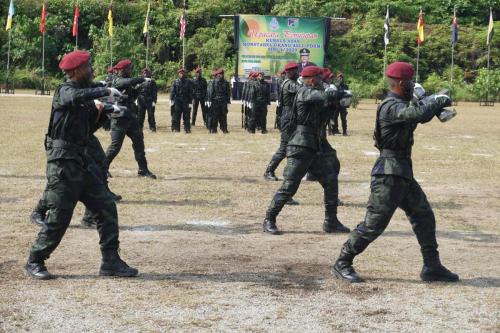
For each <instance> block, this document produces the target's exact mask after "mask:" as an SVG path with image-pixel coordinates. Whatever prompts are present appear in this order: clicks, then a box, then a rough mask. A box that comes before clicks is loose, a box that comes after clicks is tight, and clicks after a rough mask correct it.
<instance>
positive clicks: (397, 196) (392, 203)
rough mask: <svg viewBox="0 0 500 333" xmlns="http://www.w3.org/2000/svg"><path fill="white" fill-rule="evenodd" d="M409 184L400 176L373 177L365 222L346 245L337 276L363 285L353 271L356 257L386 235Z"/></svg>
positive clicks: (351, 235)
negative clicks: (383, 234) (386, 230)
mask: <svg viewBox="0 0 500 333" xmlns="http://www.w3.org/2000/svg"><path fill="white" fill-rule="evenodd" d="M409 182H410V181H409V180H407V179H405V178H402V177H398V176H389V175H385V176H374V177H372V181H371V184H370V188H371V193H370V198H369V200H368V206H367V212H366V215H365V220H364V221H363V222H362V223H360V224H359V225H358V226H357V227H356V228H355V229H354V230H353V231H351V233H350V234H349V238H348V240H347V242H346V243H344V245H343V247H342V250H341V252H340V256H339V258H338V259H337V261H336V262H335V265H334V266H333V268H332V273H333V274H334V275H335V276H337V277H339V278H341V279H344V280H347V281H349V282H361V281H362V279H361V278H360V277H359V276H358V275H357V273H356V272H355V270H354V268H353V267H352V262H353V260H354V257H355V256H356V255H358V254H360V253H362V252H363V251H364V250H365V249H366V248H367V247H368V245H369V244H370V243H371V242H373V241H374V240H375V239H377V237H378V236H380V235H381V234H382V233H383V232H384V230H385V228H386V227H387V225H388V224H389V221H390V220H391V218H392V215H393V214H394V212H395V211H396V208H397V207H398V206H399V204H400V202H401V201H402V200H403V198H404V197H405V195H406V193H407V191H408V187H409Z"/></svg>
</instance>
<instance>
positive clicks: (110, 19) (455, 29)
mask: <svg viewBox="0 0 500 333" xmlns="http://www.w3.org/2000/svg"><path fill="white" fill-rule="evenodd" d="M150 12H151V3H150V2H148V10H147V12H146V19H145V21H144V28H143V31H142V33H143V35H144V39H145V40H147V38H149V17H150ZM14 13H15V10H14V0H10V4H9V12H8V16H7V24H6V25H5V30H6V31H9V30H10V29H12V18H13V16H14ZM46 16H47V8H46V5H45V1H44V2H43V7H42V16H41V23H40V32H41V33H45V19H46ZM79 18H80V8H79V6H78V0H76V1H75V15H74V18H73V29H72V35H73V37H77V36H78V20H79ZM179 24H180V33H179V38H180V39H184V36H185V33H186V11H185V9H184V11H183V12H182V16H181V18H180V21H179ZM384 31H385V33H384V44H385V45H386V46H387V45H388V44H389V40H390V16H389V8H387V13H386V16H385V20H384ZM417 32H418V37H417V45H418V46H420V45H421V44H422V43H423V42H424V40H425V35H424V14H423V12H422V10H420V13H419V16H418V22H417ZM493 33H494V25H493V12H492V10H491V9H490V20H489V24H488V33H487V37H486V45H489V44H490V43H491V41H492V39H493ZM108 35H109V36H110V37H113V9H112V5H110V6H109V12H108ZM457 41H458V19H457V15H456V11H455V10H454V11H453V19H452V24H451V43H452V45H453V46H455V45H456V44H457Z"/></svg>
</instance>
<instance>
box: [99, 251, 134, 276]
mask: <svg viewBox="0 0 500 333" xmlns="http://www.w3.org/2000/svg"><path fill="white" fill-rule="evenodd" d="M138 274H139V271H138V270H137V269H135V268H133V267H130V266H129V265H127V263H126V262H125V261H123V260H122V259H121V258H120V257H119V256H116V258H113V259H109V260H104V259H103V261H102V263H101V268H100V269H99V275H100V276H119V277H134V276H137V275H138Z"/></svg>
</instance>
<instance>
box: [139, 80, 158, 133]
mask: <svg viewBox="0 0 500 333" xmlns="http://www.w3.org/2000/svg"><path fill="white" fill-rule="evenodd" d="M157 99H158V86H157V85H156V82H155V81H154V80H151V81H146V82H143V83H141V85H140V86H139V96H138V97H137V106H138V109H139V110H138V113H137V117H138V121H139V126H140V127H141V128H143V127H144V119H145V118H146V113H147V114H148V125H149V129H150V130H151V131H153V132H156V120H155V106H156V101H157Z"/></svg>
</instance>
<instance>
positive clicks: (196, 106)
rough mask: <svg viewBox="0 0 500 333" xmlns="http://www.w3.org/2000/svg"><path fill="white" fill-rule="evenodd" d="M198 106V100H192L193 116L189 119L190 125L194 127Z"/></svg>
mask: <svg viewBox="0 0 500 333" xmlns="http://www.w3.org/2000/svg"><path fill="white" fill-rule="evenodd" d="M198 105H200V100H199V99H197V98H195V99H193V116H192V117H191V125H193V126H195V125H196V114H197V113H198Z"/></svg>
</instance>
